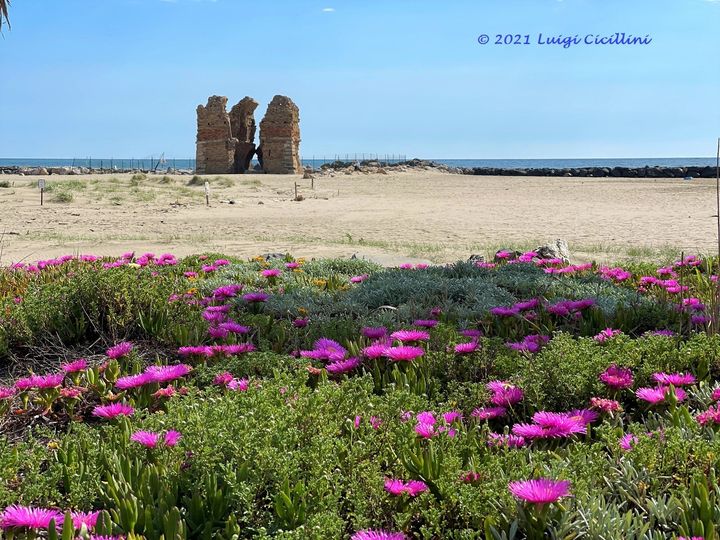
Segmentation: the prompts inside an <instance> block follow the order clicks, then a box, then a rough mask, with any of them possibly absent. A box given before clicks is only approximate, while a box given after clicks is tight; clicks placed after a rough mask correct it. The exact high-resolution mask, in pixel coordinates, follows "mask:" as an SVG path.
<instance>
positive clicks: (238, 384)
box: [228, 379, 250, 392]
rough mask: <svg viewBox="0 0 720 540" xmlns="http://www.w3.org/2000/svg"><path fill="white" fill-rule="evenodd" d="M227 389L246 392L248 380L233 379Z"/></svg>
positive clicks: (248, 386)
mask: <svg viewBox="0 0 720 540" xmlns="http://www.w3.org/2000/svg"><path fill="white" fill-rule="evenodd" d="M228 388H229V389H230V390H235V391H236V392H246V391H247V389H248V388H250V380H249V379H233V380H232V381H230V383H229V384H228Z"/></svg>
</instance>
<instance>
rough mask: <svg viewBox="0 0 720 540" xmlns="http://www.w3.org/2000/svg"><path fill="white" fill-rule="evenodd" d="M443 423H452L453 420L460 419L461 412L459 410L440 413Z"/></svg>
mask: <svg viewBox="0 0 720 540" xmlns="http://www.w3.org/2000/svg"><path fill="white" fill-rule="evenodd" d="M442 417H443V420H445V423H447V424H452V423H453V422H454V421H455V420H462V417H463V415H462V413H461V412H460V411H448V412H446V413H443V415H442Z"/></svg>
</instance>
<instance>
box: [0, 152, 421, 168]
mask: <svg viewBox="0 0 720 540" xmlns="http://www.w3.org/2000/svg"><path fill="white" fill-rule="evenodd" d="M368 161H375V162H378V163H379V164H380V165H382V166H385V165H391V164H394V163H400V162H403V161H407V156H406V155H405V154H378V153H372V152H352V153H350V152H348V153H345V154H323V155H311V156H306V157H305V158H303V159H302V160H301V162H302V165H303V167H311V168H313V169H317V168H320V167H322V166H323V165H326V164H332V163H338V164H339V163H343V164H345V163H363V162H368ZM195 164H196V162H195V159H194V158H165V157H155V156H151V157H146V158H137V159H136V158H129V159H128V158H124V159H116V158H109V159H107V158H103V159H97V158H92V157H86V158H72V159H27V160H11V159H6V160H2V163H0V167H26V168H33V167H34V168H59V167H70V168H72V169H87V170H89V171H92V172H108V173H111V172H131V171H144V172H154V171H161V172H165V171H167V172H172V171H195V168H196V167H195ZM257 164H258V161H257V160H256V159H253V161H252V166H253V167H254V166H256V165H257Z"/></svg>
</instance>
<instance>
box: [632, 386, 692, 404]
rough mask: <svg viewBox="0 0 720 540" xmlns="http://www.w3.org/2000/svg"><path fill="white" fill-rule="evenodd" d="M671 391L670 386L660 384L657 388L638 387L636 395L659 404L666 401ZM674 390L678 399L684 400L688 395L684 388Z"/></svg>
mask: <svg viewBox="0 0 720 540" xmlns="http://www.w3.org/2000/svg"><path fill="white" fill-rule="evenodd" d="M670 392H671V389H670V387H669V386H659V387H657V388H638V390H637V391H636V392H635V395H636V396H637V398H638V399H641V400H643V401H647V402H648V403H650V404H652V405H657V404H658V403H662V402H663V401H665V398H667V397H668V396H669V395H670ZM674 392H675V398H676V399H677V400H678V401H683V400H684V399H685V398H686V397H687V394H686V393H685V391H684V390H683V389H682V388H675V389H674Z"/></svg>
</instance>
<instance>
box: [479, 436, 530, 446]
mask: <svg viewBox="0 0 720 540" xmlns="http://www.w3.org/2000/svg"><path fill="white" fill-rule="evenodd" d="M526 444H527V442H526V441H525V438H524V437H520V436H518V435H512V434H508V435H505V434H504V433H488V446H490V447H493V448H522V447H523V446H525V445H526Z"/></svg>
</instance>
